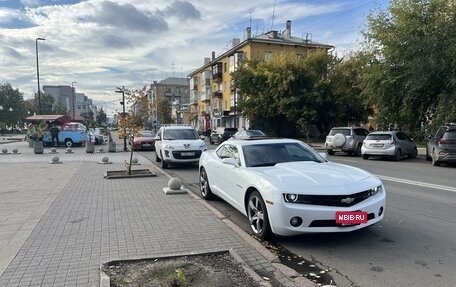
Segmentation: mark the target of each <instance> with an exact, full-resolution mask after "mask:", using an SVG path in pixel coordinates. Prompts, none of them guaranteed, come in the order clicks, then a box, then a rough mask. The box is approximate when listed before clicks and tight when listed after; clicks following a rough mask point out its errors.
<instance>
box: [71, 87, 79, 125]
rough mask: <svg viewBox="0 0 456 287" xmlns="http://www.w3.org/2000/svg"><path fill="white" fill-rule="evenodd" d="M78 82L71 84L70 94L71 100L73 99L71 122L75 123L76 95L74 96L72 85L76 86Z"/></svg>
mask: <svg viewBox="0 0 456 287" xmlns="http://www.w3.org/2000/svg"><path fill="white" fill-rule="evenodd" d="M77 83H78V82H71V94H72V99H73V121H76V108H75V105H76V95H75V94H74V86H73V85H74V84H77Z"/></svg>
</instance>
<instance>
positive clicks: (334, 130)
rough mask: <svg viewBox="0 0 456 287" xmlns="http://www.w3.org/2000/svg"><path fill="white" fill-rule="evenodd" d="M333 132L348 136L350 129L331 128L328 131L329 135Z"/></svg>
mask: <svg viewBox="0 0 456 287" xmlns="http://www.w3.org/2000/svg"><path fill="white" fill-rule="evenodd" d="M335 134H343V135H345V136H349V135H350V129H332V130H331V131H330V132H329V135H330V136H333V135H335Z"/></svg>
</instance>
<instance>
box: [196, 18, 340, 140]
mask: <svg viewBox="0 0 456 287" xmlns="http://www.w3.org/2000/svg"><path fill="white" fill-rule="evenodd" d="M332 48H334V47H333V46H331V45H327V44H322V43H317V42H313V41H312V40H310V39H309V37H308V36H306V37H305V38H302V37H295V36H292V34H291V21H287V22H286V25H285V30H284V31H283V32H279V31H269V32H267V33H264V34H260V35H258V36H252V35H251V28H250V27H248V28H246V30H245V35H244V40H243V41H242V42H241V41H240V39H237V38H235V39H233V41H232V47H231V48H230V49H229V50H228V51H226V52H224V53H223V54H221V55H219V56H216V55H215V53H214V52H212V57H211V58H205V59H204V64H203V66H202V67H200V68H198V69H196V70H195V71H193V72H192V73H191V74H190V75H189V85H190V97H189V103H190V117H189V123H190V124H192V125H193V126H195V127H196V128H197V129H198V130H199V131H203V132H205V131H208V130H211V129H215V128H216V127H236V128H246V129H248V128H249V126H250V125H249V119H248V117H246V116H245V115H243V114H242V111H239V110H238V109H237V102H238V101H239V99H240V93H239V91H238V90H237V89H236V87H235V85H234V83H233V81H232V77H231V73H232V72H234V71H235V70H236V68H237V67H238V63H239V62H240V61H241V60H242V59H246V60H249V59H265V60H268V59H270V58H272V57H274V55H279V54H280V53H293V54H295V55H296V57H306V56H307V55H309V54H310V53H315V52H317V51H329V50H330V49H332Z"/></svg>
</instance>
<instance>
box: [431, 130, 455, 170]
mask: <svg viewBox="0 0 456 287" xmlns="http://www.w3.org/2000/svg"><path fill="white" fill-rule="evenodd" d="M426 159H427V160H432V165H434V166H439V165H440V163H442V162H447V163H456V123H449V124H444V125H442V126H441V127H440V128H439V129H438V130H437V132H436V134H435V136H434V137H431V136H429V140H428V142H427V145H426Z"/></svg>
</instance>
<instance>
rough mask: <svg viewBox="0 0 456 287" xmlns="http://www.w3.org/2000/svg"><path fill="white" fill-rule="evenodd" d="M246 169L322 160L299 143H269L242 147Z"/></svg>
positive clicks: (322, 160)
mask: <svg viewBox="0 0 456 287" xmlns="http://www.w3.org/2000/svg"><path fill="white" fill-rule="evenodd" d="M242 150H243V153H244V157H245V163H246V166H247V167H258V166H273V165H276V164H277V163H281V162H292V161H315V162H324V159H323V158H322V157H320V156H319V155H318V154H316V153H315V152H313V151H312V150H310V149H308V148H306V147H305V146H303V145H300V144H299V143H271V144H255V145H245V146H243V147H242Z"/></svg>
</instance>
